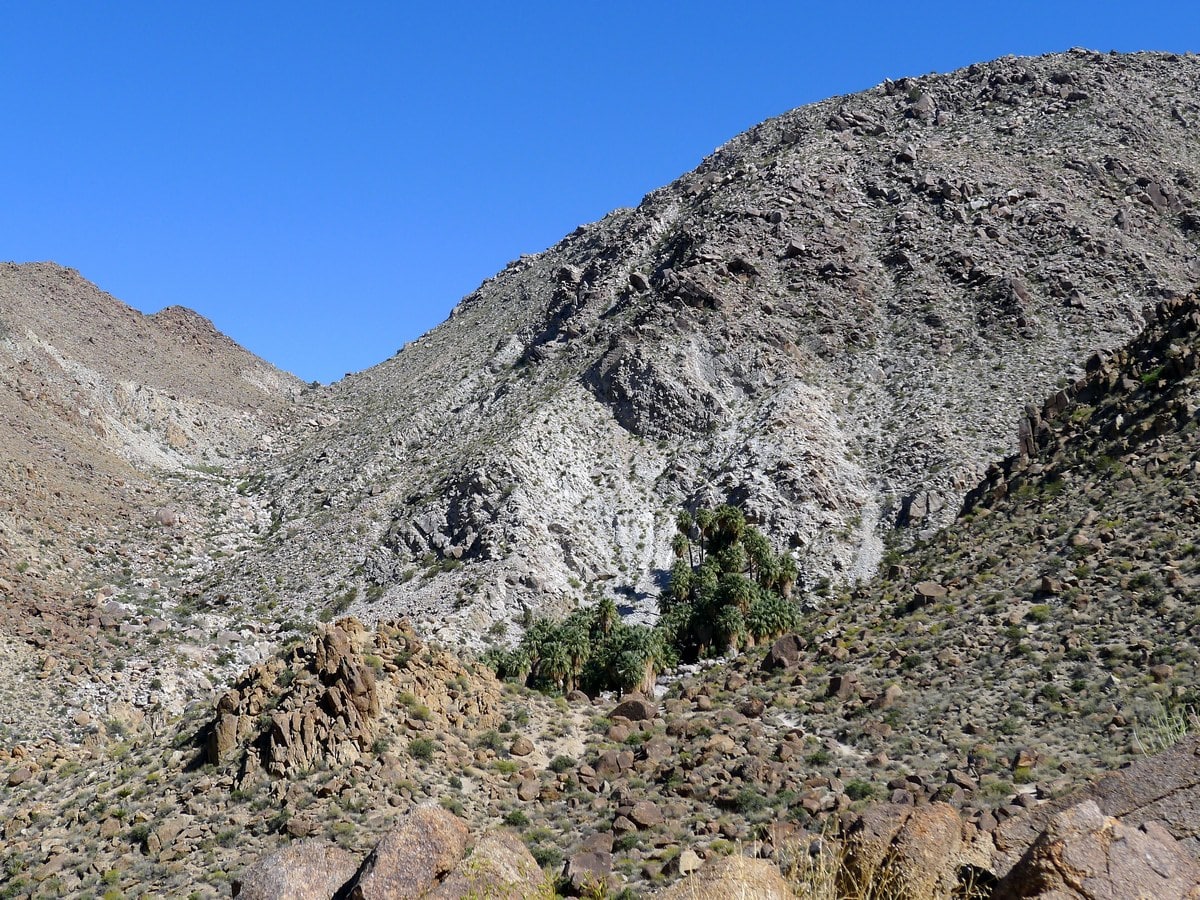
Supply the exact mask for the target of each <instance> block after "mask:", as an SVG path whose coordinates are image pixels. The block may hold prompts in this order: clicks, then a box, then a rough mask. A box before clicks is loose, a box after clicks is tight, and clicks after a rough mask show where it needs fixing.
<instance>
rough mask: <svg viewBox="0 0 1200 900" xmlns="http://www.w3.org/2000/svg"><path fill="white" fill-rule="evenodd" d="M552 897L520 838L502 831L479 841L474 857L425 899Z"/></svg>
mask: <svg viewBox="0 0 1200 900" xmlns="http://www.w3.org/2000/svg"><path fill="white" fill-rule="evenodd" d="M552 894H553V890H552V889H551V888H550V886H549V885H548V884H547V883H546V876H545V875H544V874H543V873H542V870H541V868H540V867H539V866H538V864H537V860H535V859H534V858H533V854H531V853H530V852H529V849H528V848H527V847H526V846H525V843H524V842H523V841H522V840H521V838H520V837H518V836H517V835H516V834H515V833H514V832H512V831H509V830H500V831H492V832H489V833H488V834H485V835H484V836H483V837H482V838H480V839H479V842H478V843H477V844H476V845H475V849H474V850H473V851H472V852H471V855H470V856H468V857H467V858H466V859H464V860H462V861H461V862H459V864H458V865H457V866H455V868H454V871H453V872H451V873H450V874H449V875H448V876H447V877H446V880H445V881H443V882H442V883H441V884H439V885H438V886H437V887H436V888H434V889H433V890H432V891H430V892H429V893H427V894H425V895H423V896H424V897H425V898H426V900H462V898H468V897H487V898H489V900H526V898H534V897H548V896H551V895H552Z"/></svg>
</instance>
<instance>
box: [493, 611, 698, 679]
mask: <svg viewBox="0 0 1200 900" xmlns="http://www.w3.org/2000/svg"><path fill="white" fill-rule="evenodd" d="M485 659H486V661H487V662H489V663H490V664H491V665H492V667H493V668H495V670H496V674H497V675H499V676H500V677H501V678H507V679H513V680H517V681H522V682H524V683H525V684H526V685H528V686H529V687H533V688H539V689H541V690H552V691H562V692H564V693H566V692H568V691H573V690H575V689H577V688H578V689H580V690H584V691H586V692H588V693H589V694H595V693H598V692H600V691H617V692H618V693H622V694H623V693H624V692H626V691H631V690H640V691H642V692H643V693H650V692H652V691H653V690H654V679H655V678H657V677H658V673H659V672H662V671H663V670H664V669H666V668H667V667H669V666H671V665H674V664H675V662H676V657H675V654H674V652H673V650H672V648H671V647H670V646H669V645H668V644H667V643H666V641H665V640H664V635H663V632H662V631H661V630H660V629H657V628H647V627H646V626H644V625H627V624H625V623H624V622H622V621H621V617H620V615H619V614H618V612H617V606H616V604H615V603H614V602H613V601H612V599H611V598H609V597H605V598H603V599H601V600H599V601H598V602H597V603H595V604H594V605H592V606H586V607H581V608H580V609H577V610H575V612H573V613H571V615H569V616H568V617H567V618H566V619H563V620H562V621H561V622H555V621H552V620H550V619H537V620H535V621H534V622H533V624H532V625H530V626H529V628H528V629H526V631H525V636H524V638H522V640H521V643H520V644H519V645H517V647H516V648H514V649H512V650H492V651H489V652H488V654H487V655H486V656H485Z"/></svg>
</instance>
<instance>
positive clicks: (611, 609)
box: [592, 597, 621, 638]
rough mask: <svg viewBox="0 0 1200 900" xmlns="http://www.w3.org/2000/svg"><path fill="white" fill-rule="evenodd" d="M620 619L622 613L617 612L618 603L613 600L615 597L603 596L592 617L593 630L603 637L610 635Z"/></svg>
mask: <svg viewBox="0 0 1200 900" xmlns="http://www.w3.org/2000/svg"><path fill="white" fill-rule="evenodd" d="M620 621H621V614H620V613H618V612H617V604H616V603H614V602H613V598H612V597H601V598H600V602H599V603H597V604H596V611H595V614H594V616H593V618H592V628H593V630H594V631H596V632H598V633H599V636H600V637H602V638H604V637H608V636H609V635H610V634H612V630H613V629H614V628H615V627H616V626H617V623H618V622H620Z"/></svg>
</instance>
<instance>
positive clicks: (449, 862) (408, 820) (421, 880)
mask: <svg viewBox="0 0 1200 900" xmlns="http://www.w3.org/2000/svg"><path fill="white" fill-rule="evenodd" d="M466 849H467V826H466V824H465V823H464V822H463V820H462V819H460V818H458V817H457V816H455V815H452V814H451V813H449V812H447V811H446V810H444V809H442V808H441V807H440V806H436V805H433V804H426V805H423V806H418V807H417V808H416V809H414V810H413V811H412V812H411V813H409V814H408V815H407V816H406V817H405V818H404V820H403V821H402V822H401V823H400V824H399V825H397V826H396V827H395V828H393V829H392V830H391V831H389V832H388V833H387V834H386V835H384V836H383V840H381V841H380V842H379V843H378V844H377V845H376V847H375V849H374V850H372V851H371V853H370V855H369V856H367V858H366V859H365V860H364V861H363V864H362V866H361V867H360V868H359V870H358V874H357V875H356V876H355V878H354V883H353V885H352V886H351V888H350V891H349V893H348V894H347V896H348V897H349V898H350V900H401V898H408V897H420V896H423V895H424V893H425V892H426V891H428V890H430V889H431V888H433V887H434V886H435V885H436V884H437V882H438V879H439V878H441V877H442V876H443V875H446V874H447V873H449V872H451V871H452V870H453V869H454V867H455V866H456V865H458V862H459V860H461V859H462V858H463V854H464V853H466Z"/></svg>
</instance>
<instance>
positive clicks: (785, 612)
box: [658, 505, 799, 660]
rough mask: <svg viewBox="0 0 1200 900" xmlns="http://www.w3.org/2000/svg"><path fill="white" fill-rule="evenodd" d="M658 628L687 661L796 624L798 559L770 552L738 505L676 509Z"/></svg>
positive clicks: (762, 638) (773, 635)
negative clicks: (672, 553)
mask: <svg viewBox="0 0 1200 900" xmlns="http://www.w3.org/2000/svg"><path fill="white" fill-rule="evenodd" d="M676 524H677V529H676V534H675V539H674V544H673V546H674V550H675V557H676V559H675V564H674V565H673V566H672V567H671V580H670V585H669V587H668V589H667V591H666V593H665V594H663V595H662V596H661V597H659V601H658V605H659V612H660V613H661V619H660V621H659V627H660V628H661V629H662V630H663V631H664V632H665V633H666V636H667V639H668V641H669V642H670V644H671V645H672V646H673V647H675V648H676V650H677V651H678V652H679V654H680V655H681V656H682V657H683V658H685V659H689V660H693V659H697V658H699V657H702V656H708V655H711V654H713V653H725V652H728V651H736V650H738V649H740V648H742V647H751V646H754V644H755V643H757V642H762V641H767V640H772V639H774V638H776V637H778V636H780V635H781V634H784V633H786V632H788V631H793V630H795V628H796V626H797V624H798V621H799V610H798V609H797V607H796V604H795V603H794V602H793V601H792V600H791V595H792V589H793V587H794V586H795V583H796V564H795V562H793V560H792V558H791V557H790V556H788V555H787V554H776V553H775V552H774V551H773V550H772V549H771V544H770V542H769V541H768V540H767V538H766V536H765V535H763V533H762V532H761V531H759V530H758V529H757V528H755V527H754V526H752V525H748V524H746V517H745V515H744V514H743V513H742V511H741V510H740V509H738V508H737V507H736V506H729V505H725V506H719V507H717V508H716V509H714V510H709V509H700V510H697V511H696V514H695V515H694V516H693V515H692V514H690V513H687V512H684V513H681V514H680V516H679V519H678V521H677V523H676Z"/></svg>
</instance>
